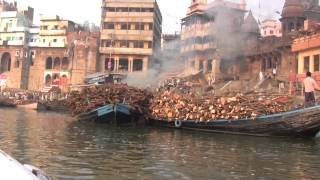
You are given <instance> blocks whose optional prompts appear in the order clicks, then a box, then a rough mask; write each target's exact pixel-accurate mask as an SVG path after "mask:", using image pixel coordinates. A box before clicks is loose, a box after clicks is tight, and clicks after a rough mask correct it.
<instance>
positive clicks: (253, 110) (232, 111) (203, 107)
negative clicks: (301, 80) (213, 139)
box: [149, 91, 293, 122]
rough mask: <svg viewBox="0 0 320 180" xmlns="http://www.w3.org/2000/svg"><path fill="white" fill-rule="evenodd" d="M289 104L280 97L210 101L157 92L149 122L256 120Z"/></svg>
mask: <svg viewBox="0 0 320 180" xmlns="http://www.w3.org/2000/svg"><path fill="white" fill-rule="evenodd" d="M291 105H292V102H291V100H290V98H289V97H287V96H283V95H258V94H251V95H242V94H238V95H236V96H232V97H210V96H205V95H196V94H194V93H188V94H183V93H179V92H169V91H165V92H160V93H158V94H157V95H155V97H154V99H153V103H152V105H151V106H150V111H149V113H150V116H151V117H150V118H153V119H160V120H169V121H173V120H197V121H200V122H203V121H214V120H220V119H227V120H238V119H255V118H257V117H258V116H260V115H269V114H274V113H279V112H286V111H288V110H291V109H292V108H293V107H291Z"/></svg>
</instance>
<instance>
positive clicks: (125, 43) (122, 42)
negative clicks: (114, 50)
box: [120, 41, 128, 48]
mask: <svg viewBox="0 0 320 180" xmlns="http://www.w3.org/2000/svg"><path fill="white" fill-rule="evenodd" d="M120 47H121V48H127V47H128V42H127V41H120Z"/></svg>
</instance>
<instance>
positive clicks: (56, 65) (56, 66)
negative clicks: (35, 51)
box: [53, 57, 61, 70]
mask: <svg viewBox="0 0 320 180" xmlns="http://www.w3.org/2000/svg"><path fill="white" fill-rule="evenodd" d="M60 68H61V61H60V58H58V57H56V58H55V59H54V62H53V69H55V70H60Z"/></svg>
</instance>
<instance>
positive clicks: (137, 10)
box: [129, 8, 141, 12]
mask: <svg viewBox="0 0 320 180" xmlns="http://www.w3.org/2000/svg"><path fill="white" fill-rule="evenodd" d="M129 11H130V12H140V11H141V10H140V8H129Z"/></svg>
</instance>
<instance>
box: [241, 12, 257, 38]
mask: <svg viewBox="0 0 320 180" xmlns="http://www.w3.org/2000/svg"><path fill="white" fill-rule="evenodd" d="M242 30H243V31H244V32H248V33H257V34H260V28H259V24H258V22H257V21H256V19H255V18H254V17H253V14H252V12H251V11H249V14H248V16H247V18H246V19H245V20H244V23H243V25H242Z"/></svg>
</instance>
